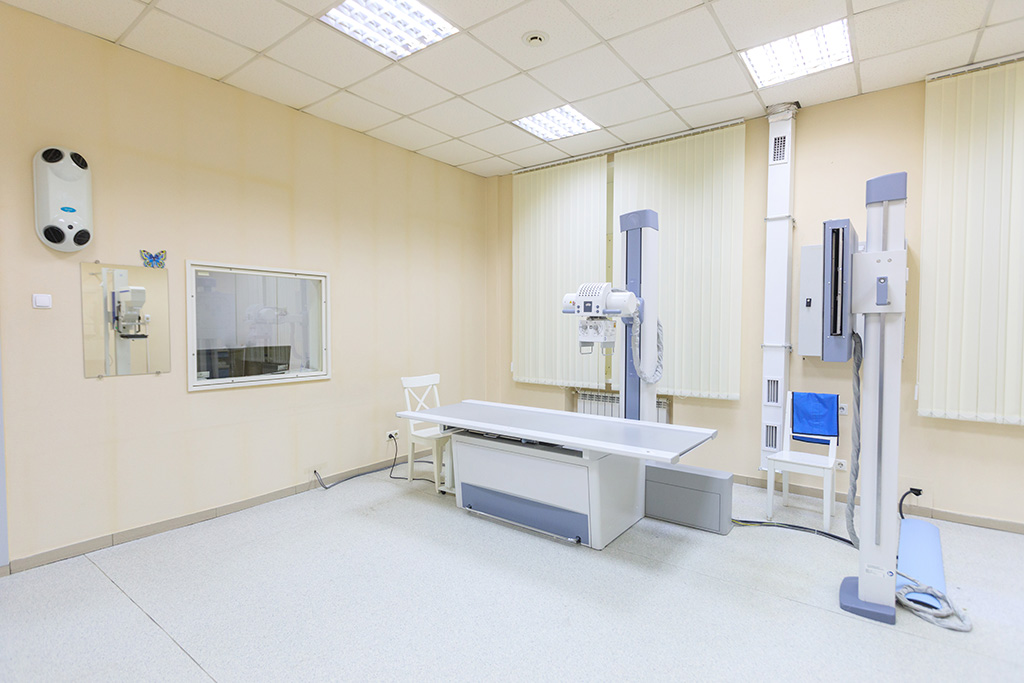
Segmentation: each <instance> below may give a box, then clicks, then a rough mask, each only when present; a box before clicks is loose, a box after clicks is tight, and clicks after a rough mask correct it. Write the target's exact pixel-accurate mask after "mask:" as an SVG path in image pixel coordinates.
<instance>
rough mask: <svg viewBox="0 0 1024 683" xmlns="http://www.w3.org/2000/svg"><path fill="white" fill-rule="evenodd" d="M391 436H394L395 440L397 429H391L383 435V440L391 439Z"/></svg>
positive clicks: (396, 438)
mask: <svg viewBox="0 0 1024 683" xmlns="http://www.w3.org/2000/svg"><path fill="white" fill-rule="evenodd" d="M392 438H394V439H395V441H397V440H398V430H397V429H392V430H391V431H390V432H387V433H386V434H385V435H384V440H385V441H391V439H392Z"/></svg>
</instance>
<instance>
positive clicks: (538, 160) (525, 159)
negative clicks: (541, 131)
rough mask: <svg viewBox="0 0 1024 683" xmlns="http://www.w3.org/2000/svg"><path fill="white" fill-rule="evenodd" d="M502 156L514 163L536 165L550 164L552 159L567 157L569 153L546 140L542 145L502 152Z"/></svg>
mask: <svg viewBox="0 0 1024 683" xmlns="http://www.w3.org/2000/svg"><path fill="white" fill-rule="evenodd" d="M501 156H503V157H504V158H506V159H508V160H509V161H511V162H512V163H513V164H519V165H520V166H536V165H537V164H548V163H551V162H552V161H558V160H559V159H565V158H567V157H568V156H569V155H568V154H566V153H565V152H563V151H562V150H560V149H555V148H554V147H552V146H551V145H549V144H548V143H546V142H545V143H544V144H541V145H535V146H533V147H527V148H526V149H520V150H517V151H515V152H509V153H508V154H502V155H501Z"/></svg>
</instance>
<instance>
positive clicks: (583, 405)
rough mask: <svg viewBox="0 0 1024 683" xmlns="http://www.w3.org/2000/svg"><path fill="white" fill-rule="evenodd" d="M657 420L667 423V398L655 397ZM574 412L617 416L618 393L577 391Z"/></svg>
mask: <svg viewBox="0 0 1024 683" xmlns="http://www.w3.org/2000/svg"><path fill="white" fill-rule="evenodd" d="M657 406H658V422H661V423H664V424H668V399H667V398H663V397H661V396H659V397H658V399H657ZM576 412H577V413H585V414H587V415H607V416H609V417H618V416H619V395H618V394H617V393H609V392H606V391H579V392H577V393H576Z"/></svg>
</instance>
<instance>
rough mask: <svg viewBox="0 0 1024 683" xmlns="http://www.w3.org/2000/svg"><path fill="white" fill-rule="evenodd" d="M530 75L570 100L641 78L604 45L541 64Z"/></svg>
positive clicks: (605, 90)
mask: <svg viewBox="0 0 1024 683" xmlns="http://www.w3.org/2000/svg"><path fill="white" fill-rule="evenodd" d="M530 75H531V76H533V77H534V78H536V79H537V80H538V81H540V82H541V83H542V84H544V85H545V86H547V87H548V88H549V89H550V90H552V91H553V92H555V93H556V94H558V95H561V96H562V97H564V98H565V99H566V101H568V102H574V101H576V100H581V99H583V98H584V97H592V96H594V95H598V94H600V93H603V92H608V91H609V90H614V89H615V88H618V87H620V86H623V85H628V84H630V83H636V82H637V80H638V79H637V76H636V74H634V73H633V70H632V69H630V68H629V67H628V66H626V64H625V63H624V62H623V61H622V60H621V59H619V58H618V57H617V56H616V55H615V53H614V52H612V51H611V50H609V49H608V48H607V47H605V46H604V45H595V46H594V47H592V48H589V49H587V50H584V51H583V52H578V53H576V54H574V55H570V56H569V57H563V58H562V59H559V60H557V61H554V62H552V63H551V64H546V65H544V66H539V67H537V68H536V69H533V70H532V71H531V72H530Z"/></svg>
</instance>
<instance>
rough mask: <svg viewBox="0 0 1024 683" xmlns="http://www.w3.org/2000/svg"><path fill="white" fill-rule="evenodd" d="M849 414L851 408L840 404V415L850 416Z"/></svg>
mask: <svg viewBox="0 0 1024 683" xmlns="http://www.w3.org/2000/svg"><path fill="white" fill-rule="evenodd" d="M849 413H850V406H848V405H846V404H845V403H840V404H839V414H840V415H849Z"/></svg>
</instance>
